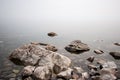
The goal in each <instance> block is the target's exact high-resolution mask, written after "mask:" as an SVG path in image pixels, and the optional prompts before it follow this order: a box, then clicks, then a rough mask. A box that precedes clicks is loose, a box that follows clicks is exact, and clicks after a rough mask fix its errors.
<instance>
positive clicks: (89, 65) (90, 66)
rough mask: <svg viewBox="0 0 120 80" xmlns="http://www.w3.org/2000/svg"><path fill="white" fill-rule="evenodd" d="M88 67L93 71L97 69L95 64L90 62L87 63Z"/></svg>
mask: <svg viewBox="0 0 120 80" xmlns="http://www.w3.org/2000/svg"><path fill="white" fill-rule="evenodd" d="M88 68H89V69H90V70H91V69H94V70H95V71H97V66H95V65H92V64H88Z"/></svg>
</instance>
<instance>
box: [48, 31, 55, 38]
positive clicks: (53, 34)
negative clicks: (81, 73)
mask: <svg viewBox="0 0 120 80" xmlns="http://www.w3.org/2000/svg"><path fill="white" fill-rule="evenodd" d="M48 36H50V37H54V36H57V34H56V33H55V32H49V33H48Z"/></svg>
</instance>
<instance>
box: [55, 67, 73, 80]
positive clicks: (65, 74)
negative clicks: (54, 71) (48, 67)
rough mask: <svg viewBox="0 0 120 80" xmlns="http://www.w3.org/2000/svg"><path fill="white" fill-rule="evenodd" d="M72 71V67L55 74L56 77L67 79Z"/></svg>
mask: <svg viewBox="0 0 120 80" xmlns="http://www.w3.org/2000/svg"><path fill="white" fill-rule="evenodd" d="M72 71H73V69H71V68H68V69H67V70H65V71H62V72H60V73H59V74H58V75H57V77H59V78H64V79H66V80H68V79H70V78H71V72H72Z"/></svg>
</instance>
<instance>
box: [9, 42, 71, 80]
mask: <svg viewBox="0 0 120 80" xmlns="http://www.w3.org/2000/svg"><path fill="white" fill-rule="evenodd" d="M44 45H45V44H44ZM9 58H10V60H11V61H12V62H14V63H15V64H18V63H19V65H24V66H26V67H24V69H23V70H22V73H21V74H22V76H23V78H24V77H25V79H28V77H30V76H33V77H34V78H35V79H36V80H48V79H50V77H51V76H52V75H53V74H58V73H60V72H61V71H64V70H67V69H68V68H69V66H70V65H71V60H70V59H69V58H68V57H66V56H63V55H61V54H59V53H56V52H53V51H50V50H46V49H45V48H44V47H41V45H38V44H35V43H34V44H33V43H31V44H27V45H24V46H22V47H20V48H18V49H15V50H14V51H13V52H12V54H11V55H10V57H9ZM26 76H27V77H26Z"/></svg>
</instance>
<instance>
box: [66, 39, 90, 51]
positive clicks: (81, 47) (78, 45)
mask: <svg viewBox="0 0 120 80" xmlns="http://www.w3.org/2000/svg"><path fill="white" fill-rule="evenodd" d="M65 49H66V50H67V51H69V52H75V53H79V52H84V51H89V50H90V48H89V47H88V45H87V44H85V43H82V42H81V41H80V40H75V41H72V42H71V43H70V44H69V45H68V46H66V47H65Z"/></svg>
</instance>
